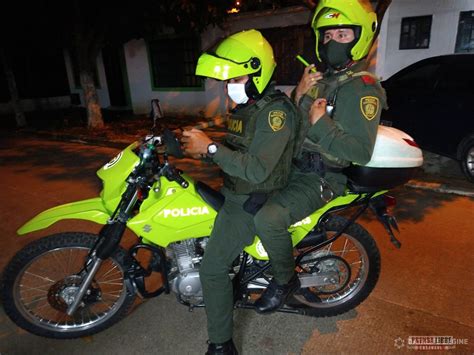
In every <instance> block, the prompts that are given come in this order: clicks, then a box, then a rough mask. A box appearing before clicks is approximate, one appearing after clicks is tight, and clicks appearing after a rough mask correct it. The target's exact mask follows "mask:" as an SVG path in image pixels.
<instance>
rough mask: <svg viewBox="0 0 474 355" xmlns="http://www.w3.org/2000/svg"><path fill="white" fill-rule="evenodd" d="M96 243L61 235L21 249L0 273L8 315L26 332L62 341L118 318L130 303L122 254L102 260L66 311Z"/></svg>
mask: <svg viewBox="0 0 474 355" xmlns="http://www.w3.org/2000/svg"><path fill="white" fill-rule="evenodd" d="M96 241H97V236H96V235H93V234H86V233H62V234H56V235H53V236H50V237H45V238H42V239H40V240H37V241H35V242H33V243H31V244H29V245H28V246H26V247H25V248H24V249H22V250H20V251H19V252H18V253H17V254H16V255H15V257H14V258H13V259H12V261H11V262H10V263H9V264H8V266H7V268H6V269H5V272H4V274H3V280H2V298H3V303H4V307H5V312H6V313H7V315H8V316H9V317H10V318H11V319H12V320H13V321H14V322H15V323H16V324H17V325H18V326H20V327H22V328H24V329H26V330H28V331H29V332H31V333H34V334H37V335H41V336H45V337H51V338H63V339H66V338H76V337H81V336H85V335H91V334H94V333H97V332H99V331H101V330H103V329H105V328H108V327H110V326H111V325H112V324H114V323H116V322H117V321H119V320H120V319H122V318H123V317H124V316H125V315H126V314H127V311H128V309H129V308H130V306H131V305H132V303H133V300H134V295H133V294H130V293H129V292H128V291H127V287H126V285H125V270H126V269H125V258H126V256H125V255H126V254H125V252H124V251H123V250H118V251H117V252H116V253H115V254H114V255H112V257H110V258H109V259H107V260H104V262H103V263H102V265H101V267H100V269H99V271H98V272H97V274H96V276H95V277H94V280H93V282H92V284H91V286H90V287H89V289H88V290H87V291H86V295H85V296H84V297H83V299H82V302H81V304H80V306H79V308H78V309H77V311H76V312H75V313H74V314H73V315H72V316H68V315H67V313H66V311H67V308H68V306H69V305H70V304H71V303H72V302H73V301H74V299H75V296H76V293H77V291H78V289H79V286H80V284H81V281H82V276H81V274H80V272H81V270H82V269H83V266H84V263H85V262H86V260H87V256H88V253H89V251H90V249H91V248H92V247H93V246H94V244H95V242H96Z"/></svg>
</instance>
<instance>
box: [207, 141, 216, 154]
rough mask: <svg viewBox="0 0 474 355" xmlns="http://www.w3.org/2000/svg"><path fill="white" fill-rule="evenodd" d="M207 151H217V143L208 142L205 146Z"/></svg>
mask: <svg viewBox="0 0 474 355" xmlns="http://www.w3.org/2000/svg"><path fill="white" fill-rule="evenodd" d="M207 151H208V152H209V154H214V153H215V152H217V145H216V144H215V143H211V144H209V146H208V147H207Z"/></svg>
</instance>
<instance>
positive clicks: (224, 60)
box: [196, 30, 276, 94]
mask: <svg viewBox="0 0 474 355" xmlns="http://www.w3.org/2000/svg"><path fill="white" fill-rule="evenodd" d="M275 67H276V63H275V59H274V58H273V49H272V47H271V46H270V44H269V43H268V41H267V40H266V39H265V38H264V37H263V36H262V34H261V33H260V32H259V31H257V30H248V31H242V32H238V33H235V34H233V35H231V36H229V37H227V38H226V39H224V40H223V41H222V42H221V43H219V45H218V46H217V48H216V49H215V52H214V53H203V54H201V56H200V57H199V59H198V62H197V66H196V75H201V76H206V77H209V78H214V79H218V80H229V79H232V78H236V77H239V76H244V75H249V76H251V77H252V81H253V84H254V85H255V88H256V89H257V91H258V93H259V94H261V93H262V92H263V90H264V89H265V87H266V86H267V84H268V82H269V81H270V79H271V77H272V74H273V71H274V70H275Z"/></svg>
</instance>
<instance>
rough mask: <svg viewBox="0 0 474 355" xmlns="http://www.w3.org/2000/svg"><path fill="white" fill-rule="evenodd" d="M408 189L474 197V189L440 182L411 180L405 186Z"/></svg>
mask: <svg viewBox="0 0 474 355" xmlns="http://www.w3.org/2000/svg"><path fill="white" fill-rule="evenodd" d="M405 186H406V187H410V188H413V189H420V190H429V191H435V192H441V193H448V194H455V195H460V196H467V197H474V187H473V190H468V189H464V188H458V187H451V186H448V185H446V184H442V183H439V182H427V181H420V180H410V181H408V182H407V183H406V184H405Z"/></svg>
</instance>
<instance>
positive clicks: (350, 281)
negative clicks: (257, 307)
mask: <svg viewBox="0 0 474 355" xmlns="http://www.w3.org/2000/svg"><path fill="white" fill-rule="evenodd" d="M345 222H346V220H345V219H344V218H342V217H340V216H331V217H330V219H329V221H328V222H327V223H326V231H327V238H328V239H329V238H331V236H332V235H334V234H335V233H336V232H337V231H338V230H340V229H341V227H342V226H343V225H344V223H345ZM297 251H298V252H299V253H301V252H304V249H300V250H298V249H297ZM299 267H300V268H301V271H303V272H304V273H307V274H308V273H309V274H313V275H315V276H318V275H323V274H324V275H328V276H327V277H328V279H329V280H330V283H328V284H326V285H323V286H318V287H308V288H301V289H300V290H299V291H297V292H296V293H295V294H294V296H293V299H294V300H293V301H296V306H300V307H303V308H305V313H306V314H308V315H312V316H315V317H328V316H335V315H338V314H342V313H345V312H347V311H349V310H351V309H353V308H355V307H356V306H357V305H359V304H360V303H361V302H362V301H364V300H365V299H366V298H367V296H368V295H369V294H370V293H371V292H372V290H373V289H374V287H375V284H376V283H377V280H378V278H379V274H380V252H379V250H378V248H377V245H376V244H375V241H374V239H373V238H372V236H371V235H370V234H369V233H368V232H367V231H366V230H365V229H364V228H363V227H362V226H361V225H359V224H357V223H353V224H351V225H349V226H348V227H347V228H346V230H345V231H344V233H342V235H341V236H340V237H339V238H338V239H336V240H335V241H334V242H332V243H331V244H329V245H327V246H325V247H323V248H322V249H319V250H316V251H314V252H312V253H310V254H308V255H306V256H305V257H304V258H303V259H302V260H301V262H300V264H299Z"/></svg>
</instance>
